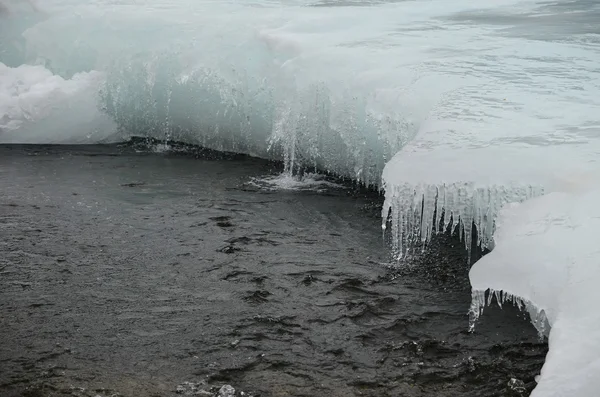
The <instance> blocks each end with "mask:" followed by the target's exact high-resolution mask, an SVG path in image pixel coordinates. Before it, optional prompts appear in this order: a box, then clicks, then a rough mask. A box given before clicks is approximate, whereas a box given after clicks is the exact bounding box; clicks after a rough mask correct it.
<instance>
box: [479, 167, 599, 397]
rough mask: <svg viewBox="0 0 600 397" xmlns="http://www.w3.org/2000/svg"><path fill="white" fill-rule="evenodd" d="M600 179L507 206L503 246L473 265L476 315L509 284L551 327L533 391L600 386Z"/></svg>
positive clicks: (583, 392) (543, 328)
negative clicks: (487, 295)
mask: <svg viewBox="0 0 600 397" xmlns="http://www.w3.org/2000/svg"><path fill="white" fill-rule="evenodd" d="M592 178H593V179H592ZM599 182H600V181H599V180H598V177H597V174H596V175H594V176H592V177H591V178H589V179H585V182H580V185H579V186H577V185H576V184H575V183H573V184H571V185H569V186H564V188H563V189H562V190H557V191H555V192H552V193H548V194H546V195H544V196H541V197H537V198H534V199H531V200H528V201H526V202H524V203H521V204H516V203H513V204H511V205H508V206H506V207H505V208H504V209H503V210H501V212H500V217H499V221H498V228H497V231H496V235H495V240H496V247H495V248H494V250H493V251H492V252H491V253H490V254H488V255H486V256H484V257H483V258H482V259H481V260H479V261H478V262H477V263H476V264H475V265H474V266H473V268H472V269H471V272H470V279H471V284H472V287H473V290H474V299H473V305H472V311H473V314H475V317H477V316H478V315H479V314H480V311H481V310H482V309H483V306H484V303H485V302H484V301H483V294H484V292H485V291H486V290H488V289H490V290H491V291H503V294H502V295H503V296H508V297H512V299H513V300H514V301H518V302H519V303H518V304H523V303H526V305H527V307H525V309H526V310H528V311H529V313H530V314H532V320H533V322H534V325H535V326H536V327H537V328H538V330H539V331H540V332H541V333H543V334H546V335H548V333H549V339H548V343H549V348H550V349H549V353H548V355H547V357H546V362H545V364H544V367H543V368H542V372H541V376H540V378H539V383H538V386H537V387H536V389H535V390H534V392H533V394H532V397H538V396H544V397H548V396H592V395H595V394H596V393H597V391H598V390H600V379H599V378H598V377H597V376H596V375H597V374H598V370H599V369H600V312H599V311H598V310H597V307H596V303H597V302H598V301H600V289H599V288H598V280H600V266H599V263H598V261H599V258H600V246H599V245H598V236H599V234H598V233H599V232H598V231H599V230H600V206H598V203H600V183H599ZM549 327H551V328H550V329H549Z"/></svg>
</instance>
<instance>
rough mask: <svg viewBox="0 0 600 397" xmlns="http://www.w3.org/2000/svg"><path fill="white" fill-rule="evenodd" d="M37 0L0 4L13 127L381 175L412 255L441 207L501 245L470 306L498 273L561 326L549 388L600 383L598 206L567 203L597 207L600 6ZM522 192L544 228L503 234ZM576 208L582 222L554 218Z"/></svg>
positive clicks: (2, 118) (501, 287) (542, 391)
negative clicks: (166, 143)
mask: <svg viewBox="0 0 600 397" xmlns="http://www.w3.org/2000/svg"><path fill="white" fill-rule="evenodd" d="M34 2H35V1H20V0H3V3H2V4H8V6H7V7H5V8H6V9H8V10H9V11H8V12H7V11H5V10H4V8H3V9H2V10H1V11H0V12H1V13H2V15H1V16H0V18H1V20H0V63H2V65H1V66H0V86H1V87H2V91H1V92H0V111H1V112H2V114H0V142H30V143H47V142H61V143H64V142H87V143H97V142H105V141H107V140H122V139H124V138H126V137H128V136H130V135H146V136H150V137H155V138H161V139H166V140H168V139H174V140H182V141H186V142H189V143H197V144H201V145H204V146H207V147H211V148H214V149H220V150H233V151H239V152H245V153H249V154H252V155H256V156H260V157H266V158H275V159H282V160H285V162H286V167H287V169H288V170H293V169H295V168H296V167H298V166H310V167H315V168H320V169H323V170H328V171H332V172H335V173H337V174H341V175H345V176H349V177H351V178H353V179H356V180H359V181H362V182H364V183H367V184H373V185H379V184H380V181H381V184H380V187H382V188H384V189H385V191H386V203H385V208H384V213H383V216H384V222H387V219H388V214H389V213H390V212H391V214H392V219H391V222H390V224H391V233H392V234H393V236H394V241H395V249H396V251H397V252H398V253H399V254H403V253H404V252H405V251H406V249H407V247H408V246H409V244H412V243H414V242H415V241H419V240H420V241H427V240H428V239H429V238H430V236H431V234H432V233H433V232H434V228H433V226H434V225H435V226H436V228H435V229H436V230H437V229H438V228H437V226H439V223H440V221H441V215H442V213H443V214H444V222H443V223H445V224H446V223H447V222H448V221H449V219H450V215H452V217H453V219H454V220H458V219H459V218H460V220H461V222H462V224H463V225H464V227H465V230H464V231H463V234H464V236H465V244H466V246H467V248H470V246H471V241H470V238H471V233H470V228H471V225H472V224H473V223H475V225H476V226H477V229H478V231H479V233H478V239H479V243H481V244H482V245H483V246H487V247H490V248H491V247H492V246H494V245H495V249H494V250H493V252H492V254H490V255H488V256H486V257H484V259H483V260H482V261H480V262H478V263H477V264H476V266H475V267H474V268H473V271H472V273H471V281H472V283H473V288H474V300H473V307H472V317H473V318H475V317H476V316H477V314H478V313H480V309H481V308H482V307H483V305H482V304H481V303H482V302H481V298H482V297H484V295H482V291H485V290H486V289H488V288H491V289H492V290H493V291H492V296H496V295H497V296H500V297H501V301H502V300H503V299H504V298H505V297H506V298H508V297H512V299H513V301H516V302H524V303H525V304H526V306H527V307H526V309H527V310H529V311H530V313H532V314H533V319H534V321H535V322H536V324H537V326H538V327H539V329H540V330H541V331H542V332H547V330H548V326H551V327H552V328H551V331H550V333H549V337H550V353H549V355H548V360H547V362H546V365H545V366H544V369H543V373H542V376H541V378H540V384H539V386H538V388H536V390H535V391H534V394H535V395H536V396H541V395H544V396H545V395H550V396H552V395H557V394H556V393H559V392H553V390H558V391H562V392H565V393H567V394H568V395H573V396H587V395H589V393H588V394H586V391H588V392H589V391H590V390H593V387H595V386H596V383H595V378H594V377H593V374H595V373H596V372H597V369H598V368H597V364H594V363H593V362H591V361H590V357H592V356H593V355H594V354H595V355H596V356H598V354H596V353H597V352H596V350H595V348H594V346H597V345H598V343H597V340H596V339H595V337H594V332H593V330H594V329H595V328H599V327H597V326H596V325H597V323H596V322H595V317H594V315H595V314H594V313H595V312H596V310H595V309H594V307H593V306H592V305H589V306H588V305H587V303H588V302H594V301H595V300H594V299H595V298H596V296H595V295H594V291H593V289H592V288H591V285H592V284H593V283H594V282H595V281H598V280H600V278H599V277H598V274H596V273H594V269H595V267H594V266H591V265H590V263H597V261H598V255H597V253H596V252H594V251H593V250H591V249H592V248H591V247H593V246H594V242H593V241H591V239H593V238H594V237H595V235H594V231H593V227H592V226H589V225H593V222H594V221H593V220H590V224H589V225H588V224H587V223H586V221H585V219H584V218H582V217H581V214H580V213H577V214H575V213H570V212H569V211H570V210H569V208H575V207H577V206H580V205H585V206H592V204H593V202H594V199H593V198H594V197H595V196H594V193H589V195H588V194H587V193H586V194H581V195H580V194H579V193H574V190H572V189H574V187H577V189H579V187H580V186H593V185H594V183H595V181H596V180H597V179H598V175H599V172H598V164H597V163H598V160H597V159H598V158H599V155H600V143H599V138H600V121H599V120H598V117H597V109H598V108H599V106H600V70H599V69H598V67H597V65H598V64H599V63H600V47H599V44H600V31H599V25H598V23H597V21H598V20H599V19H600V8H599V4H597V3H596V2H592V1H589V0H575V1H570V2H556V3H553V2H538V1H535V0H499V1H495V2H494V3H493V4H485V5H483V4H479V3H473V2H472V1H466V0H457V1H453V2H449V1H445V0H444V1H442V0H432V1H427V2H424V1H402V2H397V1H389V2H386V1H380V0H378V1H369V0H364V1H362V2H361V1H351V2H350V1H346V2H341V1H340V2H335V1H333V2H332V1H320V0H314V1H312V0H310V1H309V0H287V1H284V0H282V1H271V0H262V1H258V0H257V1H248V2H244V3H241V2H237V1H227V0H224V1H221V2H215V1H209V0H197V1H191V0H182V1H180V2H169V1H164V0H149V1H147V2H144V5H143V6H140V5H139V4H138V2H136V1H134V0H121V1H109V0H90V1H86V2H81V1H74V0H46V1H44V2H43V3H42V2H37V3H38V7H37V11H36V10H32V8H31V4H32V3H34ZM338 3H343V4H342V5H345V6H344V7H337V5H339V4H338ZM577 189H576V191H579V190H577ZM560 192H562V193H560ZM542 194H545V195H543V196H541V197H539V198H535V197H537V196H540V195H542ZM556 194H564V195H565V196H557V195H556ZM532 197H533V198H532ZM560 197H562V198H560ZM586 197H587V199H586ZM596 198H597V197H596ZM538 200H542V201H538ZM544 200H549V201H544ZM514 201H517V202H523V204H522V206H521V207H519V206H517V207H515V208H512V206H511V207H509V212H507V213H506V214H508V215H504V216H505V217H506V219H510V220H511V222H514V224H515V225H521V226H523V227H526V226H527V225H529V224H531V225H533V226H535V225H545V226H544V228H543V230H546V231H547V233H537V235H538V237H535V238H534V237H531V236H532V235H536V233H533V232H528V233H525V234H518V233H517V232H518V230H515V231H514V232H515V233H517V234H516V236H517V237H515V239H514V240H511V238H509V237H502V236H506V235H507V234H506V233H502V232H501V230H505V231H506V230H511V229H510V228H509V227H504V229H502V228H501V227H497V225H496V219H497V216H498V213H499V211H501V208H502V207H503V206H506V205H508V204H507V203H511V202H514ZM596 202H597V200H596ZM530 203H538V204H539V203H544V206H545V207H544V208H546V213H545V214H542V213H536V212H535V208H533V207H532V204H530ZM511 208H512V209H511ZM519 208H521V209H519ZM585 208H586V211H585V212H586V213H593V209H592V208H590V207H585ZM575 210H579V209H577V208H575ZM510 211H514V212H510ZM528 211H532V212H531V216H528ZM561 211H563V212H564V213H566V214H567V215H566V217H563V218H561V219H577V220H578V221H577V222H571V221H569V222H563V223H561V221H560V220H555V221H552V222H548V219H554V218H553V215H552V214H555V213H558V212H561ZM581 211H583V209H581ZM511 213H513V214H517V215H515V216H511V215H510V214H511ZM535 214H537V215H535ZM534 215H535V216H534ZM502 219H504V218H503V217H501V218H500V220H502ZM591 219H595V218H591ZM502 222H503V221H502ZM504 223H505V222H504ZM385 224H386V223H384V225H385ZM505 224H506V223H505ZM569 225H574V226H573V227H571V226H569ZM586 225H588V226H586ZM515 227H516V226H515ZM527 227H529V226H527ZM495 229H498V232H494V230H495ZM582 231H583V232H585V233H584V234H579V233H580V232H582ZM532 233H533V234H532ZM556 237H561V238H564V241H561V242H560V244H559V243H557V241H556V240H555V238H556ZM525 241H527V242H528V243H527V250H525V249H524V248H523V247H522V246H520V245H519V244H523V242H525ZM578 241H581V242H582V244H579V243H578ZM583 243H585V244H583ZM502 247H506V248H502ZM547 247H551V248H552V249H549V250H548V252H554V253H555V254H556V255H554V256H553V257H548V258H546V257H544V255H545V254H544V253H545V248H547ZM512 248H519V250H515V252H514V253H513V254H514V255H515V256H514V257H511V259H513V260H511V261H503V260H499V259H498V258H508V257H509V254H507V253H506V252H513V251H511V249H512ZM503 253H504V254H503ZM579 253H585V255H587V256H585V257H584V256H578V255H579ZM494 258H496V259H494ZM528 258H530V259H531V260H529V259H528ZM559 258H560V259H561V260H558V259H559ZM540 259H543V260H544V261H541V262H540ZM594 261H595V262H594ZM539 263H542V264H545V265H544V266H546V265H547V266H548V267H547V268H546V267H543V268H540V265H539ZM516 264H522V265H521V266H520V267H518V268H515V265H516ZM517 271H521V272H523V274H520V273H518V272H517ZM583 276H585V277H584V279H583V280H582V277H583ZM565 280H566V281H565ZM578 283H579V284H578ZM519 285H520V286H522V288H517V286H519ZM576 285H581V286H583V287H585V288H580V289H578V288H576V287H575V286H576ZM561 288H562V289H561ZM497 291H503V292H502V294H501V295H500V293H499V292H497ZM540 291H545V292H544V293H543V294H542V293H541V292H540ZM596 301H597V300H596ZM567 312H569V314H567ZM565 319H566V320H565ZM542 325H543V326H544V327H546V328H545V329H542ZM588 335H589V337H588ZM554 386H556V389H553V387H554ZM568 387H571V388H572V390H571V391H568V392H566V390H567V389H566V388H568ZM553 393H554V394H553Z"/></svg>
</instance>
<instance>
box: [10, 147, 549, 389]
mask: <svg viewBox="0 0 600 397" xmlns="http://www.w3.org/2000/svg"><path fill="white" fill-rule="evenodd" d="M280 172H281V166H280V165H279V164H276V163H272V162H267V161H263V160H257V159H253V158H249V157H245V156H241V155H227V154H215V153H212V152H206V151H198V152H196V153H187V154H182V153H179V154H178V153H174V152H163V153H156V152H152V151H148V150H142V151H140V150H137V149H136V147H134V146H131V145H112V146H77V147H70V146H61V147H58V146H18V145H9V146H2V147H1V148H0V186H2V188H1V189H0V337H1V339H2V341H3V342H2V343H1V344H0V394H1V395H2V396H7V397H8V396H64V395H68V396H90V397H95V396H102V397H108V396H174V395H193V394H194V393H195V394H196V395H211V393H215V392H216V390H218V389H219V388H220V387H221V386H222V385H224V384H229V385H231V386H233V387H234V388H235V389H236V390H237V392H238V395H242V394H241V392H244V395H253V396H263V397H267V396H313V397H314V396H427V397H431V396H509V395H514V396H520V395H523V396H524V395H528V394H529V391H530V390H531V389H532V388H533V387H534V385H535V381H534V376H535V375H537V374H538V373H539V370H540V368H541V366H542V364H543V360H544V357H545V354H546V351H547V345H546V344H545V343H543V342H540V341H539V339H538V337H537V334H536V332H535V330H534V329H533V327H532V326H531V324H530V323H529V320H528V319H527V318H525V316H524V315H522V314H521V313H519V311H518V310H516V309H514V308H511V307H508V308H507V307H505V308H504V309H503V310H499V309H498V308H490V309H489V311H487V312H486V315H485V316H483V317H482V318H481V320H480V322H479V323H478V327H477V329H476V331H475V332H474V333H469V332H468V317H467V311H468V308H469V304H470V287H469V283H468V278H467V271H468V267H467V266H466V265H465V254H464V252H462V250H461V249H459V248H457V247H462V246H463V245H462V244H460V243H458V242H457V241H456V240H455V239H452V238H449V237H445V238H443V239H441V240H440V241H438V242H437V243H436V244H433V246H432V247H431V248H430V249H428V250H427V251H426V252H424V253H423V254H422V255H418V256H417V257H416V258H415V259H413V263H409V264H402V265H398V264H396V265H392V261H391V258H390V256H389V250H388V247H387V245H386V244H385V242H384V239H383V238H382V235H381V227H380V224H381V219H380V210H381V205H382V197H381V196H379V195H378V194H377V193H376V192H369V191H365V190H361V189H359V188H356V187H353V186H351V185H344V184H340V183H338V182H336V181H329V182H326V181H325V180H323V179H321V180H319V178H313V179H311V180H312V181H313V182H312V183H297V184H296V185H294V186H295V187H296V189H295V190H291V189H284V188H282V186H288V187H289V186H291V185H290V184H287V185H285V184H282V183H279V185H277V184H273V183H272V182H269V181H271V179H272V178H273V177H276V176H277V175H280ZM270 178H271V179H270ZM280 179H281V178H280ZM276 180H277V179H276ZM202 393H204V394H202Z"/></svg>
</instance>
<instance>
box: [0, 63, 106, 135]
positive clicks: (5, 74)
mask: <svg viewBox="0 0 600 397" xmlns="http://www.w3.org/2000/svg"><path fill="white" fill-rule="evenodd" d="M101 81H102V75H101V74H100V73H99V72H89V73H86V72H83V73H78V74H75V75H74V76H73V77H72V78H71V79H63V78H62V77H60V76H57V75H55V74H52V72H50V71H49V70H48V69H46V68H44V67H43V66H40V65H37V66H31V65H21V66H19V67H16V68H10V67H8V66H6V65H5V64H3V63H1V62H0V140H2V141H4V142H19V143H57V142H59V143H60V142H64V141H68V142H78V143H83V142H88V143H90V142H91V143H97V142H98V141H100V140H101V139H103V138H107V137H108V135H110V133H114V132H115V131H116V126H115V125H114V122H113V121H112V120H111V119H110V118H109V117H108V116H106V115H103V114H101V113H100V112H99V111H98V110H97V98H96V93H97V90H98V87H99V84H100V82H101Z"/></svg>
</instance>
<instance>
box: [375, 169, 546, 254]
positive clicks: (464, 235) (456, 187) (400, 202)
mask: <svg viewBox="0 0 600 397" xmlns="http://www.w3.org/2000/svg"><path fill="white" fill-rule="evenodd" d="M383 188H384V189H385V192H386V194H385V196H386V198H385V202H384V205H383V209H382V220H383V224H382V228H383V229H384V230H387V229H388V224H391V225H390V233H391V235H392V249H393V251H394V253H395V256H396V257H397V258H398V259H400V258H402V257H403V256H404V255H405V254H406V253H407V252H408V251H409V250H410V249H411V248H412V247H414V246H415V245H417V244H422V245H423V246H424V245H425V244H427V243H428V242H429V241H430V239H431V237H432V236H433V235H435V234H437V233H439V232H440V231H443V230H446V229H447V228H448V227H449V226H452V225H453V223H456V224H458V225H459V234H460V238H461V240H462V241H463V242H464V244H465V248H466V249H467V250H468V252H469V255H470V251H471V244H472V243H473V240H472V234H473V225H474V226H475V227H476V228H477V233H476V239H477V240H476V244H477V245H478V246H481V247H482V248H488V249H492V248H493V244H494V243H493V238H492V236H493V233H494V230H495V227H496V226H495V219H496V216H497V215H498V212H499V211H500V209H501V208H502V206H503V205H505V204H506V203H510V202H522V201H525V200H527V199H529V198H532V197H536V196H539V195H541V194H543V188H542V187H537V186H532V185H512V186H500V185H493V186H489V187H480V186H475V184H473V183H452V184H442V185H429V184H423V185H417V186H414V185H411V184H408V183H404V184H400V185H389V184H386V183H385V180H384V186H383Z"/></svg>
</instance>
